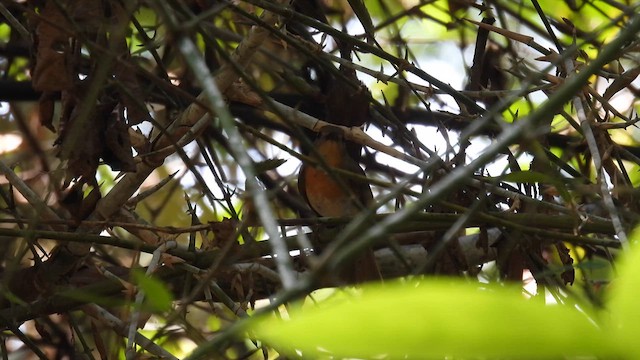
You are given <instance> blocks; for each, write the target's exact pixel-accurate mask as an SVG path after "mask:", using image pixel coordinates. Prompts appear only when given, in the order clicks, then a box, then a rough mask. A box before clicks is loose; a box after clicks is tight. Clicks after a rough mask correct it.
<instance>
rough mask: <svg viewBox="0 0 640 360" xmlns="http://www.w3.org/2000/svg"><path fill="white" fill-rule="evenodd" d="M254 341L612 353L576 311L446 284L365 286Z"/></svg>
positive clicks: (324, 350) (365, 348) (410, 350)
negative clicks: (361, 290) (347, 296)
mask: <svg viewBox="0 0 640 360" xmlns="http://www.w3.org/2000/svg"><path fill="white" fill-rule="evenodd" d="M254 334H255V336H256V337H257V338H259V339H262V340H264V341H267V342H268V343H269V344H273V345H274V346H277V347H278V348H279V349H287V350H289V351H294V350H297V351H301V352H302V353H303V354H304V355H306V356H318V355H321V354H331V355H334V356H337V357H354V358H374V357H383V356H386V358H392V359H397V358H415V359H425V358H444V357H471V356H473V357H474V358H475V357H478V356H480V357H519V358H521V357H523V356H525V357H527V358H550V357H561V356H579V355H590V354H599V355H602V354H607V353H610V352H611V349H612V348H611V346H610V345H609V343H608V341H607V340H606V338H605V336H604V333H603V332H601V331H600V330H599V329H598V328H597V327H596V326H595V325H594V323H593V322H591V320H590V318H589V317H588V316H587V315H586V314H585V313H583V312H580V311H578V310H576V309H575V308H572V307H569V306H562V307H560V306H545V305H544V304H543V303H541V302H539V301H537V300H527V299H525V298H524V297H523V296H522V295H521V293H520V290H519V289H517V288H499V287H492V286H486V285H480V284H470V283H466V282H463V281H453V280H442V279H441V280H428V281H427V280H421V281H415V282H409V283H400V282H396V283H392V284H386V285H384V286H371V287H366V288H365V289H364V290H363V292H362V293H361V294H360V295H353V296H351V297H349V298H348V299H345V300H344V301H342V302H339V303H336V302H335V301H334V302H332V304H331V305H327V306H323V303H320V304H319V305H318V306H316V307H314V308H312V309H306V310H301V311H299V312H295V313H293V314H291V319H290V320H286V321H283V320H281V319H276V318H275V317H274V318H269V319H264V320H262V321H260V322H258V323H257V324H256V325H255V327H254Z"/></svg>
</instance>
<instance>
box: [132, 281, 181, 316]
mask: <svg viewBox="0 0 640 360" xmlns="http://www.w3.org/2000/svg"><path fill="white" fill-rule="evenodd" d="M133 277H134V279H135V281H136V284H137V285H138V287H140V289H141V290H143V291H144V292H145V299H146V303H147V304H148V305H149V306H150V307H151V309H152V310H154V311H158V312H163V311H168V310H169V309H171V303H172V302H173V295H171V292H170V291H169V289H167V286H166V285H165V284H164V283H163V282H162V281H160V280H158V279H155V278H153V277H150V276H147V275H145V274H144V273H142V272H140V271H134V272H133Z"/></svg>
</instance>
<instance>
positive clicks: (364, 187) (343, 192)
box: [298, 126, 381, 283]
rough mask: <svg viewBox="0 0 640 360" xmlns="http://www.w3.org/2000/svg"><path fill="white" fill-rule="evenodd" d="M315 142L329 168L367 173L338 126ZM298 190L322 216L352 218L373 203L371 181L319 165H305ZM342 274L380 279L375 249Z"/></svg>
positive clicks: (352, 278)
mask: <svg viewBox="0 0 640 360" xmlns="http://www.w3.org/2000/svg"><path fill="white" fill-rule="evenodd" d="M313 145H314V148H315V151H314V153H313V154H312V156H316V157H322V160H323V162H324V163H325V164H326V166H327V167H329V168H331V167H333V168H337V169H341V170H346V171H349V172H352V173H354V174H357V175H362V176H363V177H364V176H366V175H365V173H364V170H362V168H361V167H360V165H358V163H357V162H356V160H354V159H353V158H352V157H351V156H350V155H349V152H348V151H347V148H346V143H345V140H344V137H343V134H342V131H341V130H340V129H339V128H336V127H333V126H327V127H325V128H323V129H322V130H321V131H320V134H319V136H318V138H317V140H316V141H315V142H314V144H313ZM298 189H299V191H300V194H302V196H303V197H304V199H305V200H306V201H307V203H308V204H309V206H310V207H311V209H312V210H313V211H314V212H315V213H316V214H318V215H319V216H323V217H353V216H355V215H357V214H358V213H359V212H360V211H362V210H363V209H366V208H367V206H369V205H371V204H372V203H373V193H372V192H371V187H370V186H369V184H368V183H366V182H363V181H358V180H355V179H352V178H345V177H340V176H339V174H336V173H333V174H330V173H329V172H328V170H327V169H326V168H323V167H321V166H320V165H316V166H314V165H310V164H303V165H302V167H301V169H300V174H299V177H298ZM340 275H341V276H340V277H341V278H342V280H344V281H346V282H350V283H362V282H365V281H372V280H380V279H381V275H380V270H379V269H378V266H377V264H376V261H375V256H374V254H373V250H371V249H368V250H367V251H365V253H364V254H362V255H361V256H359V257H358V258H357V259H355V260H354V262H353V263H352V264H349V265H347V266H346V267H345V269H344V270H343V271H342V272H341V274H340Z"/></svg>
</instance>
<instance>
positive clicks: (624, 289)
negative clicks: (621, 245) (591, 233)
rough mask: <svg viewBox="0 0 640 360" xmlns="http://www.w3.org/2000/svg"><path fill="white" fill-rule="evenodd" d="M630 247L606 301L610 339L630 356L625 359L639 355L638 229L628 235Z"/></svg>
mask: <svg viewBox="0 0 640 360" xmlns="http://www.w3.org/2000/svg"><path fill="white" fill-rule="evenodd" d="M629 239H630V241H631V243H632V244H633V245H635V246H633V247H632V248H631V249H632V250H631V251H629V252H627V253H626V254H624V257H622V259H621V261H619V262H618V264H619V265H618V266H617V270H618V274H619V277H618V279H616V280H615V282H614V283H613V288H612V289H611V294H610V301H609V303H608V306H607V308H608V309H609V310H610V312H608V313H605V315H604V316H607V315H610V318H609V320H610V321H611V324H610V325H611V328H612V330H613V332H614V335H613V338H614V340H615V341H617V342H618V344H619V346H621V347H622V348H624V349H625V351H627V352H628V354H629V355H630V357H629V358H638V357H639V356H640V345H639V344H638V341H637V334H638V332H639V331H640V306H639V305H638V299H639V298H640V277H639V276H638V272H639V271H640V247H638V242H639V241H640V228H636V229H635V230H634V232H633V233H632V234H631V236H630V237H629Z"/></svg>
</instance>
